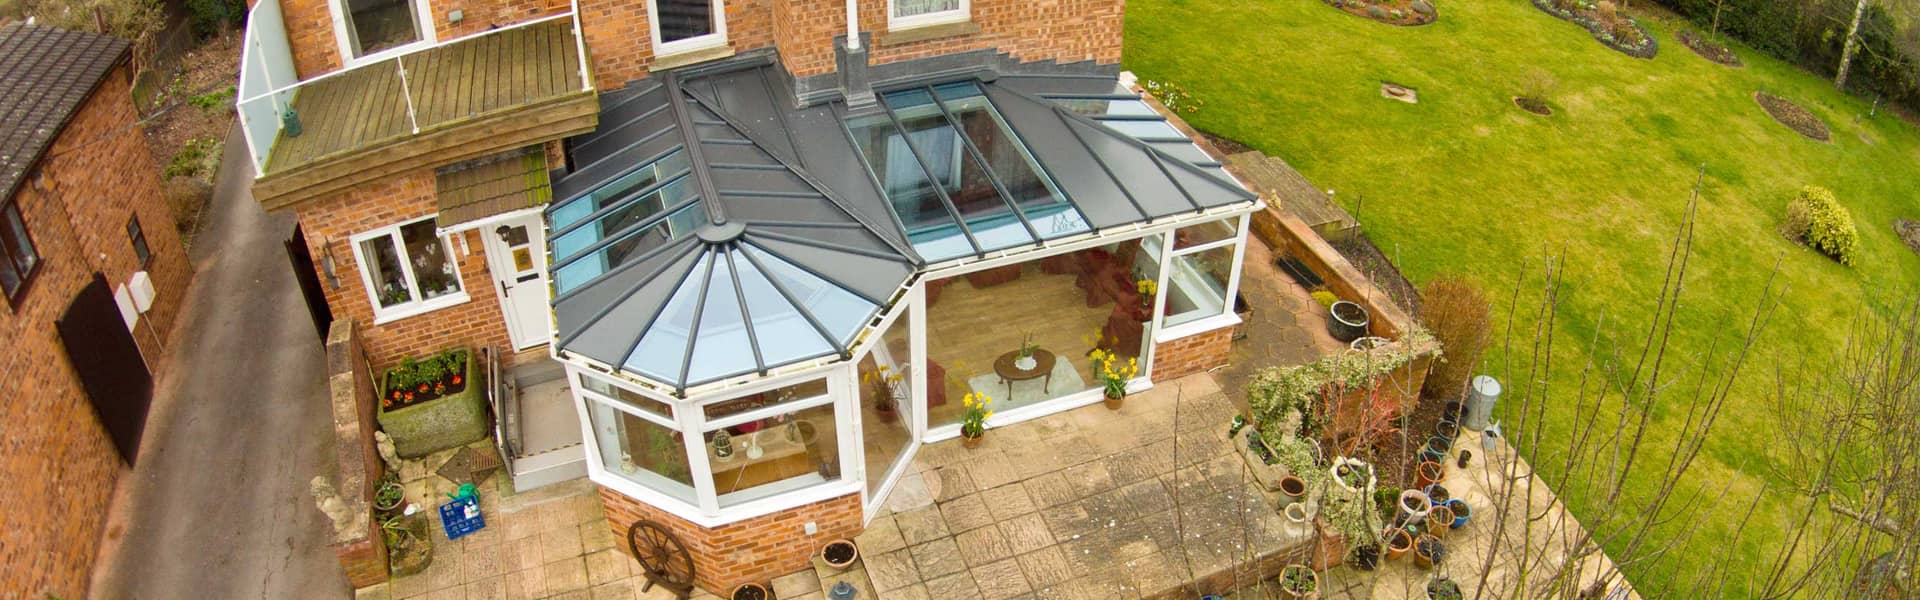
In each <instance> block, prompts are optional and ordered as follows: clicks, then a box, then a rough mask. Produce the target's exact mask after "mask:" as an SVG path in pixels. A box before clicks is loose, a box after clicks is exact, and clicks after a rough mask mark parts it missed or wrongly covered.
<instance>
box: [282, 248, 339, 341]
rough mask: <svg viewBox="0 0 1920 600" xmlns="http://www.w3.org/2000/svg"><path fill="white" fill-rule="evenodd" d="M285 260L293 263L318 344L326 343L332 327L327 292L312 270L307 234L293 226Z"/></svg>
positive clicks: (331, 315) (295, 278) (294, 272)
mask: <svg viewBox="0 0 1920 600" xmlns="http://www.w3.org/2000/svg"><path fill="white" fill-rule="evenodd" d="M284 243H285V244H286V245H287V260H288V261H291V262H292V263H293V280H294V281H298V282H300V295H301V296H302V297H304V298H306V300H307V314H308V315H311V316H312V317H313V330H314V332H316V333H318V334H320V343H322V344H325V343H327V329H328V328H331V327H333V309H330V308H327V291H326V290H325V289H324V288H321V287H320V272H319V271H316V270H314V268H313V252H312V251H311V250H308V249H307V234H306V232H304V231H301V229H300V226H299V225H295V226H293V237H289V238H287V239H286V240H285V241H284Z"/></svg>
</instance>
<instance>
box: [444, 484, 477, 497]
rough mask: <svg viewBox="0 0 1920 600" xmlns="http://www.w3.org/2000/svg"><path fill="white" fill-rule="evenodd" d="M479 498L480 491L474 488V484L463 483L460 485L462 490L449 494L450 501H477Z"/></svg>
mask: <svg viewBox="0 0 1920 600" xmlns="http://www.w3.org/2000/svg"><path fill="white" fill-rule="evenodd" d="M479 497H480V489H479V488H476V487H474V486H473V484H471V483H462V484H460V489H458V490H455V491H454V492H453V493H451V494H447V498H448V499H451V500H456V501H457V500H469V499H477V498H479Z"/></svg>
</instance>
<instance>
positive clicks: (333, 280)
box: [320, 238, 340, 292]
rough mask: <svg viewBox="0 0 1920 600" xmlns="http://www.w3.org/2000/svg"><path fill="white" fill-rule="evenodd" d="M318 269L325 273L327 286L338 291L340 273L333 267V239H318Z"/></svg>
mask: <svg viewBox="0 0 1920 600" xmlns="http://www.w3.org/2000/svg"><path fill="white" fill-rule="evenodd" d="M320 270H322V271H325V272H326V273H327V287H331V288H333V291H336V292H338V291H340V275H339V274H338V273H336V272H335V271H334V268H333V240H330V239H324V238H323V239H321V240H320Z"/></svg>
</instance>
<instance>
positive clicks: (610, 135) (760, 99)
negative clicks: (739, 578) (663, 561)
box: [547, 61, 1260, 527]
mask: <svg viewBox="0 0 1920 600" xmlns="http://www.w3.org/2000/svg"><path fill="white" fill-rule="evenodd" d="M782 77H783V76H782V75H781V74H780V72H779V71H777V67H775V66H774V65H773V64H772V63H771V62H769V61H757V62H756V61H737V62H736V63H735V64H733V65H731V66H730V67H729V68H721V69H707V70H704V71H701V72H698V73H693V74H684V73H683V74H672V73H661V74H655V75H653V76H651V77H649V78H648V79H645V80H641V81H638V82H635V83H634V84H632V85H629V86H628V87H627V88H625V89H623V90H620V91H617V92H611V93H607V94H605V95H603V96H602V101H601V102H602V115H601V117H600V123H599V127H598V129H597V130H596V131H594V132H593V133H590V134H587V135H583V136H579V137H577V138H574V139H571V140H569V141H568V143H569V156H568V163H569V165H570V167H569V172H568V173H566V174H565V175H564V176H563V177H561V178H560V179H559V180H558V181H557V182H556V184H555V190H556V191H555V198H557V199H558V200H557V201H555V202H554V203H553V204H552V205H551V206H550V207H549V208H548V209H547V217H548V223H549V234H548V238H547V239H548V240H550V242H549V251H550V260H549V264H550V265H551V266H550V274H551V281H552V282H553V283H552V286H553V287H552V294H553V295H552V308H553V316H554V322H555V327H556V333H555V337H554V340H555V343H554V345H553V354H554V357H555V358H556V359H558V360H560V361H561V362H563V363H564V364H566V365H567V367H568V372H569V375H570V377H571V378H572V380H571V382H572V384H573V385H572V386H571V387H572V389H573V390H574V394H575V396H576V403H577V407H578V408H579V410H580V413H581V427H582V429H583V430H585V440H586V444H587V445H588V452H587V455H588V472H589V474H590V477H591V478H592V479H593V480H594V481H595V482H596V483H598V484H599V485H601V486H603V487H605V488H608V489H611V490H614V491H617V492H619V493H620V494H622V495H625V496H628V497H631V498H633V499H636V500H638V501H640V502H643V503H645V504H647V505H650V506H652V507H655V508H658V509H660V510H662V511H665V512H668V513H671V514H672V515H674V516H677V517H679V518H681V519H685V520H687V521H690V522H692V523H694V524H698V525H700V526H703V527H718V526H720V525H724V524H727V523H732V522H736V521H740V520H743V519H747V518H751V517H756V516H760V515H766V514H770V513H775V512H778V511H783V510H788V509H793V508H795V507H800V506H804V505H808V504H812V503H817V502H822V501H824V500H828V499H834V498H841V497H845V496H850V495H854V494H858V495H859V498H860V506H861V507H862V508H863V512H864V513H865V514H866V515H867V516H869V517H870V516H871V515H872V514H873V510H874V509H875V508H877V507H878V506H879V505H880V503H881V501H882V500H883V499H884V498H885V496H886V494H887V491H888V490H889V487H890V486H891V485H892V484H893V483H894V482H895V481H896V480H897V479H898V478H899V476H900V475H901V472H902V471H903V469H904V467H905V466H906V465H908V464H910V462H911V460H912V456H913V454H914V451H915V449H916V448H917V447H918V446H919V445H920V444H922V443H925V442H930V441H935V440H941V439H946V438H950V437H953V436H956V435H958V429H959V426H958V421H959V414H960V409H961V397H962V396H964V395H965V394H968V393H980V394H984V395H986V396H988V397H991V398H992V399H993V404H992V407H993V409H994V411H995V413H994V415H993V417H992V418H991V419H990V420H989V421H988V425H989V427H992V426H995V425H1000V424H1005V423H1010V422H1015V421H1019V420H1024V419H1031V418H1034V417H1037V416H1041V415H1045V414H1050V413H1053V412H1058V411H1061V410H1066V409H1070V408H1075V407H1079V406H1084V405H1087V404H1090V403H1094V402H1099V401H1100V400H1101V398H1102V393H1101V387H1102V379H1101V378H1100V374H1099V373H1097V372H1096V369H1095V365H1094V363H1093V362H1092V361H1091V360H1090V359H1089V353H1090V352H1091V351H1093V350H1095V349H1100V350H1105V351H1107V352H1109V353H1112V354H1115V355H1119V356H1121V357H1125V358H1132V359H1134V360H1135V361H1137V364H1139V365H1140V369H1139V372H1138V375H1137V376H1136V377H1134V378H1132V379H1131V380H1130V381H1129V382H1128V386H1129V388H1130V389H1133V390H1139V389H1144V388H1146V387H1149V386H1151V385H1152V384H1153V377H1154V375H1155V374H1166V373H1167V370H1166V369H1160V370H1156V367H1155V365H1156V361H1162V362H1164V361H1169V360H1172V358H1173V357H1172V356H1171V355H1170V354H1169V353H1175V352H1182V351H1186V350H1184V349H1185V348H1189V347H1193V346H1195V344H1192V343H1186V344H1170V342H1175V341H1178V340H1185V339H1187V338H1196V337H1200V336H1206V337H1207V339H1215V338H1218V339H1219V340H1220V342H1219V343H1220V344H1225V343H1226V342H1225V340H1226V337H1225V336H1224V335H1221V334H1224V333H1225V332H1226V331H1227V330H1228V329H1230V328H1231V327H1232V326H1233V325H1235V324H1237V323H1239V318H1238V317H1236V315H1235V312H1234V310H1235V307H1234V297H1235V291H1236V286H1237V285H1238V278H1239V273H1240V262H1241V259H1242V247H1243V246H1244V243H1245V240H1246V235H1247V226H1248V215H1249V214H1250V213H1251V212H1253V211H1254V210H1256V209H1258V208H1259V207H1260V203H1259V200H1258V199H1257V197H1256V196H1255V195H1254V194H1252V193H1250V192H1248V191H1247V190H1246V189H1244V188H1243V187H1242V186H1240V185H1239V184H1237V183H1236V182H1235V181H1234V180H1233V179H1232V178H1231V177H1230V176H1229V175H1227V173H1226V172H1225V171H1224V170H1223V169H1222V168H1221V166H1220V165H1219V163H1217V162H1214V161H1213V160H1212V159H1211V158H1209V157H1208V156H1207V155H1206V154H1205V153H1204V152H1202V151H1201V150H1200V149H1199V148H1198V147H1197V146H1195V145H1194V144H1193V143H1192V141H1191V140H1189V139H1188V137H1187V136H1186V135H1184V134H1182V132H1181V130H1180V129H1179V128H1177V127H1175V126H1173V125H1172V124H1170V123H1169V122H1168V121H1167V119H1166V118H1164V117H1163V116H1162V115H1161V114H1160V113H1159V112H1157V111H1156V109H1155V107H1154V105H1152V104H1150V103H1148V102H1145V101H1142V100H1141V99H1140V98H1139V97H1138V96H1137V95H1136V94H1135V93H1133V92H1132V91H1129V89H1128V88H1127V87H1125V86H1122V85H1120V84H1119V82H1118V81H1117V79H1116V78H1115V77H1114V76H1112V75H1058V74H1050V75H1006V74H993V73H984V72H983V73H981V74H972V75H964V76H955V77H952V78H949V79H947V80H942V81H932V82H926V81H921V82H913V83H910V84H907V85H900V86H886V85H882V86H879V87H878V88H877V92H878V93H877V94H876V96H877V98H876V100H875V101H873V102H871V103H867V104H864V105H850V104H848V103H846V102H844V101H838V100H836V101H832V102H825V103H818V104H815V105H812V106H807V107H802V108H793V106H792V105H793V101H792V97H793V96H792V95H791V94H790V93H788V92H785V91H783V90H784V87H783V86H784V82H783V80H782ZM1222 355H1224V354H1222ZM1181 362H1183V363H1184V362H1189V361H1181Z"/></svg>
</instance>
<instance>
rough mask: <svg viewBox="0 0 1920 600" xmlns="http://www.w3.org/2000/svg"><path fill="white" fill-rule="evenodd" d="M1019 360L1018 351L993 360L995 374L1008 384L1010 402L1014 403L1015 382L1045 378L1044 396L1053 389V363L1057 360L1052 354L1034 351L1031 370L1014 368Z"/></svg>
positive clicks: (1042, 391) (1008, 399) (1044, 351)
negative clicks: (1014, 363)
mask: <svg viewBox="0 0 1920 600" xmlns="http://www.w3.org/2000/svg"><path fill="white" fill-rule="evenodd" d="M1019 358H1020V352H1019V351H1017V350H1016V351H1013V352H1008V353H1006V354H1002V355H1000V358H996V359H993V373H994V374H995V375H999V376H1000V381H1001V382H1004V383H1006V384H1007V401H1008V402H1012V401H1013V382H1015V381H1026V380H1029V379H1039V378H1045V380H1046V381H1045V385H1043V386H1042V387H1041V388H1040V392H1041V393H1042V394H1045V393H1046V390H1047V388H1050V387H1053V363H1054V360H1055V359H1054V356H1053V353H1052V352H1048V351H1046V350H1037V349H1036V350H1034V351H1033V368H1031V369H1021V368H1019V367H1015V366H1013V361H1015V360H1018V359H1019Z"/></svg>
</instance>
